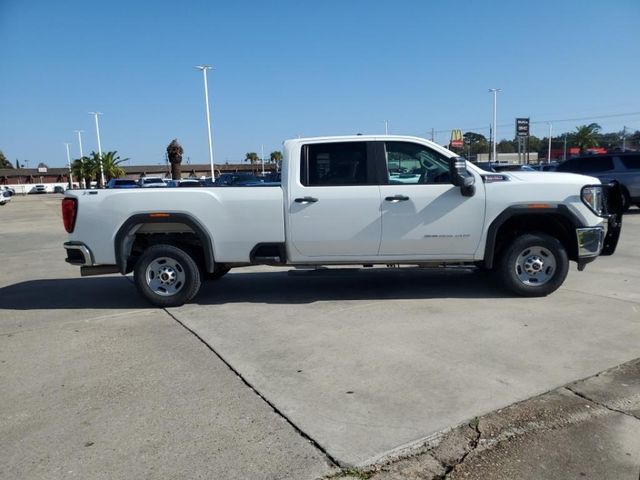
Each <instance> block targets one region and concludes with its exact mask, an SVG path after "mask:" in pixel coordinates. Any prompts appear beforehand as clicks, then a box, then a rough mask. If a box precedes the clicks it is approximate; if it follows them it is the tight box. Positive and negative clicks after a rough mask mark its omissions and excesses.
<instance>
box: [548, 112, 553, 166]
mask: <svg viewBox="0 0 640 480" xmlns="http://www.w3.org/2000/svg"><path fill="white" fill-rule="evenodd" d="M547 124H548V125H549V148H548V151H547V165H548V164H550V163H551V132H552V131H553V125H552V124H551V122H547Z"/></svg>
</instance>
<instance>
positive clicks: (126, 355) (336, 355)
mask: <svg viewBox="0 0 640 480" xmlns="http://www.w3.org/2000/svg"><path fill="white" fill-rule="evenodd" d="M59 199H60V197H59V196H54V195H48V196H46V197H45V196H39V197H19V198H15V199H14V201H13V202H11V204H9V205H8V206H5V207H0V208H1V210H0V216H1V218H2V242H1V243H0V259H1V261H2V265H3V266H4V269H3V270H4V275H3V276H2V277H1V278H0V384H2V385H3V388H2V389H3V395H2V397H1V398H0V412H2V413H1V415H2V422H1V423H2V424H1V425H0V447H1V448H0V477H3V478H134V477H144V478H200V477H202V478H296V479H303V478H309V479H312V478H317V477H319V476H322V475H327V474H331V473H332V472H335V471H336V469H335V467H336V464H339V465H341V466H349V465H355V466H362V465H370V464H373V463H375V462H377V461H380V460H382V459H384V458H386V457H388V456H389V455H391V454H393V453H394V452H397V451H398V450H401V449H402V448H409V447H411V446H412V445H416V444H419V443H421V442H424V441H425V439H428V438H430V437H433V436H434V435H437V434H438V432H440V431H442V430H444V429H447V428H450V427H454V426H457V425H460V424H462V423H464V422H468V421H469V420H470V419H472V418H474V417H477V416H480V415H484V414H487V413H489V412H492V411H494V410H497V409H501V408H504V407H506V406H508V405H511V404H513V403H514V402H519V401H522V400H525V399H528V398H530V397H533V396H536V395H539V394H542V393H544V392H548V391H550V390H553V389H555V388H557V387H559V386H562V385H565V384H568V383H570V382H573V381H576V380H578V379H581V378H585V377H589V376H591V375H594V374H596V373H598V372H600V371H603V370H606V369H609V368H611V367H614V366H616V365H618V364H621V363H624V362H628V361H630V360H633V359H635V358H638V357H640V348H639V347H638V345H640V289H639V288H638V281H639V280H640V273H638V265H640V252H639V251H638V249H637V239H638V238H640V235H639V234H640V210H638V209H635V208H634V209H633V210H632V211H631V212H630V213H629V215H627V216H626V217H625V218H624V224H623V234H622V238H621V241H620V243H619V246H618V251H617V252H616V254H615V255H614V256H612V257H608V258H600V259H598V260H597V261H596V262H595V263H593V264H591V265H589V266H588V267H587V270H586V271H585V272H581V273H580V272H577V271H576V269H575V265H572V270H571V272H570V274H569V277H568V279H567V282H566V283H565V285H564V286H563V287H562V288H561V289H560V290H559V291H558V292H556V293H555V294H553V295H551V296H550V297H547V298H535V299H524V298H515V297H513V296H511V295H509V294H507V293H505V292H504V291H503V290H502V289H501V288H500V287H498V286H497V285H495V284H494V283H493V282H492V281H491V279H490V278H489V277H487V275H486V274H482V273H480V272H475V271H473V270H470V269H451V270H446V271H442V270H437V271H436V270H426V269H421V270H416V269H411V270H409V269H392V268H387V269H367V270H341V271H334V270H329V271H320V272H305V271H289V270H288V269H271V268H267V267H265V268H262V267H260V268H252V269H248V268H247V269H238V270H234V271H232V272H231V273H229V274H228V275H227V276H225V277H224V278H223V279H221V280H220V281H218V282H215V283H211V284H207V285H206V286H205V289H203V291H202V292H201V293H200V294H199V295H198V296H197V297H196V298H195V299H194V301H193V302H192V303H191V304H189V305H185V306H183V307H180V308H172V309H167V310H162V309H156V308H150V307H149V306H148V305H147V304H145V303H144V302H143V301H142V300H141V299H140V298H139V297H138V295H137V293H136V292H135V289H134V287H133V285H132V283H131V282H130V280H129V279H127V278H123V277H120V276H107V277H93V278H80V277H79V272H78V269H77V268H74V267H71V266H69V265H67V264H65V262H64V251H63V249H62V243H63V241H64V239H65V234H64V231H63V228H62V223H61V220H60V214H59Z"/></svg>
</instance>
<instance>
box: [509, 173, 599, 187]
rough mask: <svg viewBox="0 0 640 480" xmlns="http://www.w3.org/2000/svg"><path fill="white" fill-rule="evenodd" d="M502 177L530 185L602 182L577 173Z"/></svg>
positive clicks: (513, 174) (517, 174) (525, 174)
mask: <svg viewBox="0 0 640 480" xmlns="http://www.w3.org/2000/svg"><path fill="white" fill-rule="evenodd" d="M501 175H507V176H509V177H510V178H513V179H515V180H520V181H522V182H530V183H561V184H564V185H590V184H599V183H600V180H599V179H597V178H595V177H589V176H587V175H578V174H577V173H560V172H526V171H519V172H501Z"/></svg>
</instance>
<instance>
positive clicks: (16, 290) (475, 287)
mask: <svg viewBox="0 0 640 480" xmlns="http://www.w3.org/2000/svg"><path fill="white" fill-rule="evenodd" d="M130 280H131V278H130V277H128V278H124V277H118V276H109V277H89V278H65V279H48V280H31V281H27V282H21V283H16V284H14V285H9V286H6V287H4V288H0V309H5V310H39V309H72V310H75V309H112V308H116V309H138V308H149V307H150V305H149V304H148V303H147V302H146V301H145V300H143V299H142V298H141V297H140V296H139V295H138V293H137V292H136V290H135V287H134V285H133V283H132V282H131V281H130ZM509 297H512V295H511V294H510V293H509V292H507V291H505V290H504V289H503V288H502V287H501V286H500V285H499V284H498V283H497V282H496V281H495V279H494V278H493V277H492V276H491V275H489V274H487V273H484V272H480V271H475V270H470V269H451V270H449V269H445V270H438V269H395V268H389V269H370V270H369V271H367V270H366V269H365V270H357V269H354V270H348V269H341V270H334V269H328V270H319V271H299V270H292V271H289V272H287V271H282V270H280V271H274V272H250V271H248V270H245V269H243V270H241V271H238V272H234V271H231V273H229V274H227V275H226V276H225V277H223V278H221V279H219V280H217V281H211V282H204V283H203V285H202V288H201V289H200V293H199V294H198V295H197V296H196V297H195V298H194V299H193V300H192V301H191V302H190V303H192V304H197V305H229V304H234V303H266V304H272V305H278V304H283V305H286V304H306V303H313V302H317V301H331V300H382V299H392V300H402V299H407V300H420V299H430V298H440V299H442V298H460V299H464V298H509Z"/></svg>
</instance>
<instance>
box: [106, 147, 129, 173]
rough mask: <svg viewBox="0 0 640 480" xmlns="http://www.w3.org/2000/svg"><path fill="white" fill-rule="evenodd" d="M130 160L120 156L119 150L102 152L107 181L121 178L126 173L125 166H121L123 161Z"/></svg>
mask: <svg viewBox="0 0 640 480" xmlns="http://www.w3.org/2000/svg"><path fill="white" fill-rule="evenodd" d="M127 160H129V159H128V158H120V157H119V156H118V152H117V151H115V150H114V151H113V152H106V153H103V154H102V168H103V169H104V176H105V178H106V179H107V181H109V180H111V179H112V178H120V177H123V176H124V175H125V171H124V168H122V167H121V166H120V164H121V163H124V162H126V161H127Z"/></svg>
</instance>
